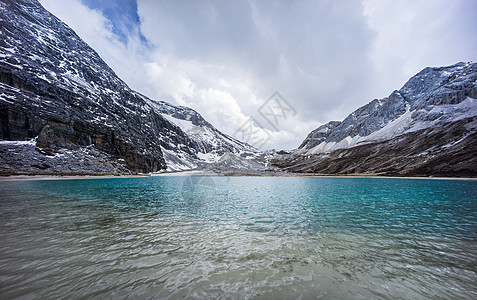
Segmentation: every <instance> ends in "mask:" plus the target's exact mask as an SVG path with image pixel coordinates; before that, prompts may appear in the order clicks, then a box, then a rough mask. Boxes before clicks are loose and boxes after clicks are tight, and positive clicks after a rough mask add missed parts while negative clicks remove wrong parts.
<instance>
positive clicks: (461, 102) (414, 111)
mask: <svg viewBox="0 0 477 300" xmlns="http://www.w3.org/2000/svg"><path fill="white" fill-rule="evenodd" d="M476 99H477V63H458V64H455V65H452V66H447V67H435V68H431V67H429V68H425V69H424V70H422V71H421V72H419V73H418V74H417V75H415V76H413V77H412V78H411V79H410V80H409V81H408V82H407V83H406V84H405V85H404V86H403V87H402V88H401V89H400V90H398V91H394V92H392V93H391V95H390V96H389V97H386V98H383V99H375V100H373V101H371V102H370V103H368V104H367V105H365V106H363V107H360V108H358V109H357V110H356V111H354V112H352V113H351V114H350V115H349V116H348V117H347V118H345V119H344V120H343V121H342V122H339V121H332V122H329V123H327V124H325V125H322V126H320V127H319V128H317V129H315V130H313V131H312V132H311V133H310V134H309V135H308V136H307V137H306V139H305V140H304V141H303V142H302V144H301V145H300V146H299V148H298V149H297V150H295V151H293V153H291V154H287V155H281V156H276V157H275V159H274V161H273V164H274V165H276V166H279V167H281V168H282V169H284V170H288V171H294V172H307V173H308V172H311V173H324V174H335V173H338V174H351V173H383V174H388V175H406V176H407V175H421V176H424V175H426V176H429V175H441V176H477V159H476V158H475V153H477V100H476Z"/></svg>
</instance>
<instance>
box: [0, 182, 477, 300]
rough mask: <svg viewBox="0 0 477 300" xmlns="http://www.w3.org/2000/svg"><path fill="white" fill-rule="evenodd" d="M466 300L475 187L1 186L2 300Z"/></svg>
mask: <svg viewBox="0 0 477 300" xmlns="http://www.w3.org/2000/svg"><path fill="white" fill-rule="evenodd" d="M184 297H185V298H190V299H216V298H225V299H249V298H258V299H295V298H302V299H314V298H322V299H349V298H353V299H379V298H384V299H389V298H405V299H429V298H432V299H455V298H460V299H476V298H477V181H459V180H425V179H386V178H379V179H375V178H312V177H298V178H291V177H290V178H265V177H231V178H226V177H150V178H131V179H126V178H116V179H91V180H55V181H16V182H0V298H1V299H15V298H21V299H35V298H47V299H51V298H67V299H71V298H74V299H77V298H80V299H121V298H134V299H137V298H154V299H164V298H167V299H177V298H184Z"/></svg>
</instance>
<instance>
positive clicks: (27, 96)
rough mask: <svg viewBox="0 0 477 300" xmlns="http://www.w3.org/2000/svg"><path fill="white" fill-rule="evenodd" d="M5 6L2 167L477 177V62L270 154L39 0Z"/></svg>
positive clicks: (410, 86) (1, 170)
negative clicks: (116, 62) (122, 62)
mask: <svg viewBox="0 0 477 300" xmlns="http://www.w3.org/2000/svg"><path fill="white" fill-rule="evenodd" d="M0 8H1V10H0V35H1V39H0V120H1V131H0V175H87V174H95V175H98V174H117V175H121V174H123V175H124V174H154V173H165V172H180V171H196V172H197V174H208V175H254V176H262V175H264V176H270V175H271V176H276V175H285V176H289V175H353V174H368V175H371V174H374V175H387V176H450V177H477V158H476V157H477V156H476V155H475V154H476V153H477V63H474V62H460V63H457V64H455V65H451V66H444V67H428V68H425V69H424V70H422V71H421V72H419V73H418V74H416V75H415V76H413V77H412V78H410V79H409V81H408V82H407V83H406V84H405V85H404V86H403V87H402V88H401V89H399V90H396V91H394V92H392V93H391V95H389V96H388V97H386V98H383V99H375V100H373V101H371V102H370V103H368V104H367V105H365V106H363V107H361V108H359V109H357V110H356V111H354V112H352V113H351V114H350V115H349V116H348V117H346V118H345V119H344V120H343V121H331V122H329V123H327V124H324V125H322V126H320V127H319V128H317V129H315V130H313V131H312V132H311V133H310V134H309V135H308V136H307V137H306V139H305V140H304V141H302V142H301V143H300V141H297V148H296V149H294V150H290V151H277V152H262V151H260V150H258V149H256V148H254V147H253V146H251V145H249V144H247V143H244V142H242V141H239V140H237V139H236V138H234V137H231V136H229V135H227V134H224V133H222V132H221V131H220V130H219V129H217V128H215V127H214V126H213V125H212V124H210V123H209V122H207V120H205V119H204V118H203V117H202V116H201V115H200V114H199V113H198V112H196V111H194V110H193V109H191V108H188V107H182V106H175V105H172V104H170V103H168V102H166V101H158V100H154V99H150V98H148V97H147V96H145V95H142V94H140V93H138V92H136V91H134V90H132V89H130V88H129V87H128V85H127V84H126V83H125V82H124V81H122V80H121V79H120V78H119V77H118V76H117V75H116V74H115V73H114V71H113V70H112V69H111V68H110V67H109V66H108V65H107V64H106V63H105V62H104V61H103V60H102V59H101V57H100V56H99V55H98V54H97V53H96V51H95V50H93V49H92V48H91V47H90V46H88V45H87V44H86V43H85V42H84V41H82V40H81V38H80V37H79V36H78V35H76V33H75V32H74V31H73V30H72V29H71V28H69V27H68V26H67V25H66V24H64V23H63V22H61V21H60V20H59V19H58V18H56V17H55V16H54V15H52V14H51V13H50V12H48V11H47V10H45V9H44V8H43V7H42V6H41V5H40V4H39V3H38V1H36V0H18V1H1V2H0Z"/></svg>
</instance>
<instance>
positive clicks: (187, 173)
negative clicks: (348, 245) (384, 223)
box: [0, 170, 477, 182]
mask: <svg viewBox="0 0 477 300" xmlns="http://www.w3.org/2000/svg"><path fill="white" fill-rule="evenodd" d="M163 176H170V177H189V176H211V177H321V178H327V177H328V178H387V179H427V180H466V181H477V178H476V177H434V176H428V177H419V176H409V177H406V176H389V175H380V174H349V175H343V174H336V175H333V174H329V175H328V174H309V173H282V172H270V173H264V174H256V173H249V174H247V173H243V174H218V173H214V172H203V171H194V170H191V171H180V172H164V173H153V174H139V175H126V174H121V175H118V174H85V175H81V174H78V175H68V174H65V175H48V174H32V175H27V174H22V175H14V174H13V175H0V182H9V181H31V180H75V179H113V178H146V177H163Z"/></svg>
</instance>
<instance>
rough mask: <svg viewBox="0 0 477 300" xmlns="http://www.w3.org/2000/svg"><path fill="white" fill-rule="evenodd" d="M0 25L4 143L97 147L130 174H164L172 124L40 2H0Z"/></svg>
mask: <svg viewBox="0 0 477 300" xmlns="http://www.w3.org/2000/svg"><path fill="white" fill-rule="evenodd" d="M0 18H1V19H0V30H1V35H2V38H1V45H0V46H1V47H0V51H1V52H0V53H1V59H0V83H1V85H0V92H1V93H2V96H1V101H0V112H1V115H0V116H1V127H2V130H1V135H0V138H1V139H3V140H27V139H31V138H33V137H36V136H38V139H37V145H38V147H42V148H45V149H54V150H55V149H56V150H57V149H71V150H77V149H79V148H81V147H86V146H94V147H95V148H96V149H97V150H99V151H101V152H104V153H105V154H106V155H109V156H110V157H111V158H116V159H123V160H124V162H125V165H126V167H127V169H128V170H130V171H131V172H143V173H146V172H154V171H158V170H160V169H164V168H165V162H164V159H163V156H162V151H161V148H160V144H159V143H158V142H157V138H156V135H159V134H161V133H167V132H168V131H170V130H171V127H172V126H171V124H169V123H168V122H167V121H166V120H164V119H163V118H162V117H161V116H159V115H157V114H154V113H150V112H151V111H152V109H151V108H150V107H149V105H148V104H147V103H146V102H145V101H144V100H143V99H142V98H141V97H138V96H137V95H136V94H135V93H134V92H133V91H131V90H130V89H129V88H128V87H127V85H126V84H125V83H124V82H122V81H121V80H120V79H119V78H118V77H117V76H116V75H115V74H114V72H113V71H112V70H111V69H110V68H109V67H108V66H107V65H106V64H105V63H104V61H103V60H102V59H101V58H100V57H99V56H98V54H97V53H96V52H95V51H94V50H92V49H91V48H90V47H89V46H88V45H87V44H85V43H84V42H83V41H82V40H81V39H80V38H79V37H78V36H77V35H76V34H75V33H74V32H73V31H72V30H71V29H70V28H68V27H67V26H66V25H65V24H63V23H62V22H61V21H59V20H58V19H57V18H56V17H55V16H53V15H52V14H50V13H49V12H47V11H46V10H45V9H44V8H43V7H42V6H41V5H40V4H39V3H38V2H37V1H27V0H24V1H2V2H1V15H0ZM179 135H180V134H179Z"/></svg>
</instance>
